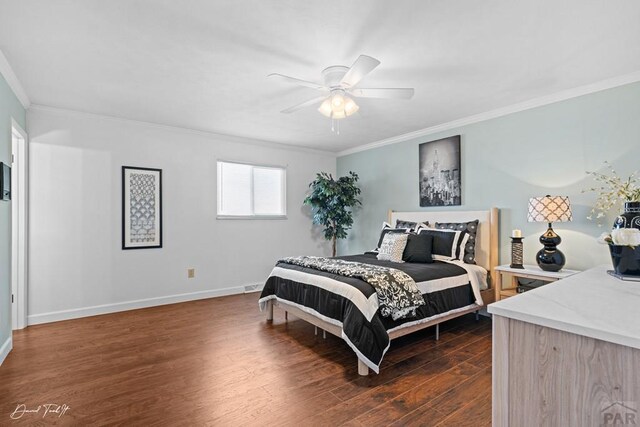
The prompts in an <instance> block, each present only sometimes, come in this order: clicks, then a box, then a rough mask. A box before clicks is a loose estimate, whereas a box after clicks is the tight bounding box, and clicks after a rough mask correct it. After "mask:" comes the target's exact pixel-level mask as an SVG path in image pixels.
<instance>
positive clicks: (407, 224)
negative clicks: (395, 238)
mask: <svg viewBox="0 0 640 427" xmlns="http://www.w3.org/2000/svg"><path fill="white" fill-rule="evenodd" d="M428 226H429V221H425V222H421V223H419V224H418V223H417V222H414V221H405V220H403V219H396V228H406V229H408V230H411V231H415V230H416V229H417V228H418V227H428Z"/></svg>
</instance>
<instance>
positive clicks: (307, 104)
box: [281, 96, 327, 114]
mask: <svg viewBox="0 0 640 427" xmlns="http://www.w3.org/2000/svg"><path fill="white" fill-rule="evenodd" d="M326 98H327V97H326V96H319V97H318V98H313V99H310V100H308V101H305V102H303V103H301V104H298V105H294V106H293V107H289V108H287V109H286V110H282V111H281V112H282V113H285V114H289V113H293V112H294V111H298V110H302V109H303V108H307V107H310V106H312V105H314V104H318V103H319V102H322V101H324V100H325V99H326Z"/></svg>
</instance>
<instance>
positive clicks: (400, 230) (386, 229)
mask: <svg viewBox="0 0 640 427" xmlns="http://www.w3.org/2000/svg"><path fill="white" fill-rule="evenodd" d="M406 232H407V230H406V229H404V228H389V227H384V228H383V229H382V231H381V232H380V238H379V239H378V246H376V249H380V245H382V241H383V240H384V236H385V235H386V234H387V233H406Z"/></svg>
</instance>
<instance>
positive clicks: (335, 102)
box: [268, 55, 414, 120]
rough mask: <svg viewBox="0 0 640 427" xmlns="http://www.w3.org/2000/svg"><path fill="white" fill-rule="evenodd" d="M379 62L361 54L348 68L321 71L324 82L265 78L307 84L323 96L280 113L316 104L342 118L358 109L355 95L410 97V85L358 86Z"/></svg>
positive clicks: (328, 113) (320, 108)
mask: <svg viewBox="0 0 640 427" xmlns="http://www.w3.org/2000/svg"><path fill="white" fill-rule="evenodd" d="M378 65H380V61H378V60H377V59H375V58H372V57H370V56H367V55H360V56H359V57H358V59H356V61H355V62H354V63H353V65H352V66H351V67H345V66H344V65H332V66H330V67H327V68H325V69H324V70H323V71H322V78H323V80H324V84H319V83H314V82H310V81H306V80H300V79H296V78H295V77H289V76H285V75H283V74H278V73H273V74H269V76H268V77H276V78H278V79H280V80H282V81H285V82H287V83H293V84H296V85H299V86H305V87H310V88H312V89H316V90H319V91H321V92H322V95H321V96H319V97H316V98H313V99H310V100H308V101H305V102H302V103H300V104H297V105H294V106H293V107H289V108H287V109H285V110H282V112H283V113H287V114H288V113H293V112H295V111H298V110H301V109H303V108H307V107H311V106H313V105H317V104H320V105H319V108H318V111H320V113H322V114H323V115H325V116H327V117H329V118H331V119H334V120H339V119H344V118H345V117H349V116H350V115H352V114H353V113H355V112H356V111H358V110H359V109H360V107H358V104H356V102H355V101H354V100H353V98H352V97H354V98H382V99H411V98H412V97H413V94H414V90H413V88H358V87H356V86H357V85H358V83H360V81H361V80H362V79H363V78H364V76H366V75H367V74H369V73H370V72H371V71H373V69H375V68H376V67H377V66H378Z"/></svg>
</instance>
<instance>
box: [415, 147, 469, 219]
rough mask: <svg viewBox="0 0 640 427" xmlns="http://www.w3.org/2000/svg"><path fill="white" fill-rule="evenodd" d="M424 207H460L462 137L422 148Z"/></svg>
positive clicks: (420, 152) (421, 190) (421, 196)
mask: <svg viewBox="0 0 640 427" xmlns="http://www.w3.org/2000/svg"><path fill="white" fill-rule="evenodd" d="M419 156H420V173H419V179H420V206H460V205H461V204H462V169H461V168H460V135H456V136H451V137H449V138H444V139H438V140H436V141H431V142H425V143H422V144H420V146H419Z"/></svg>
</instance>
